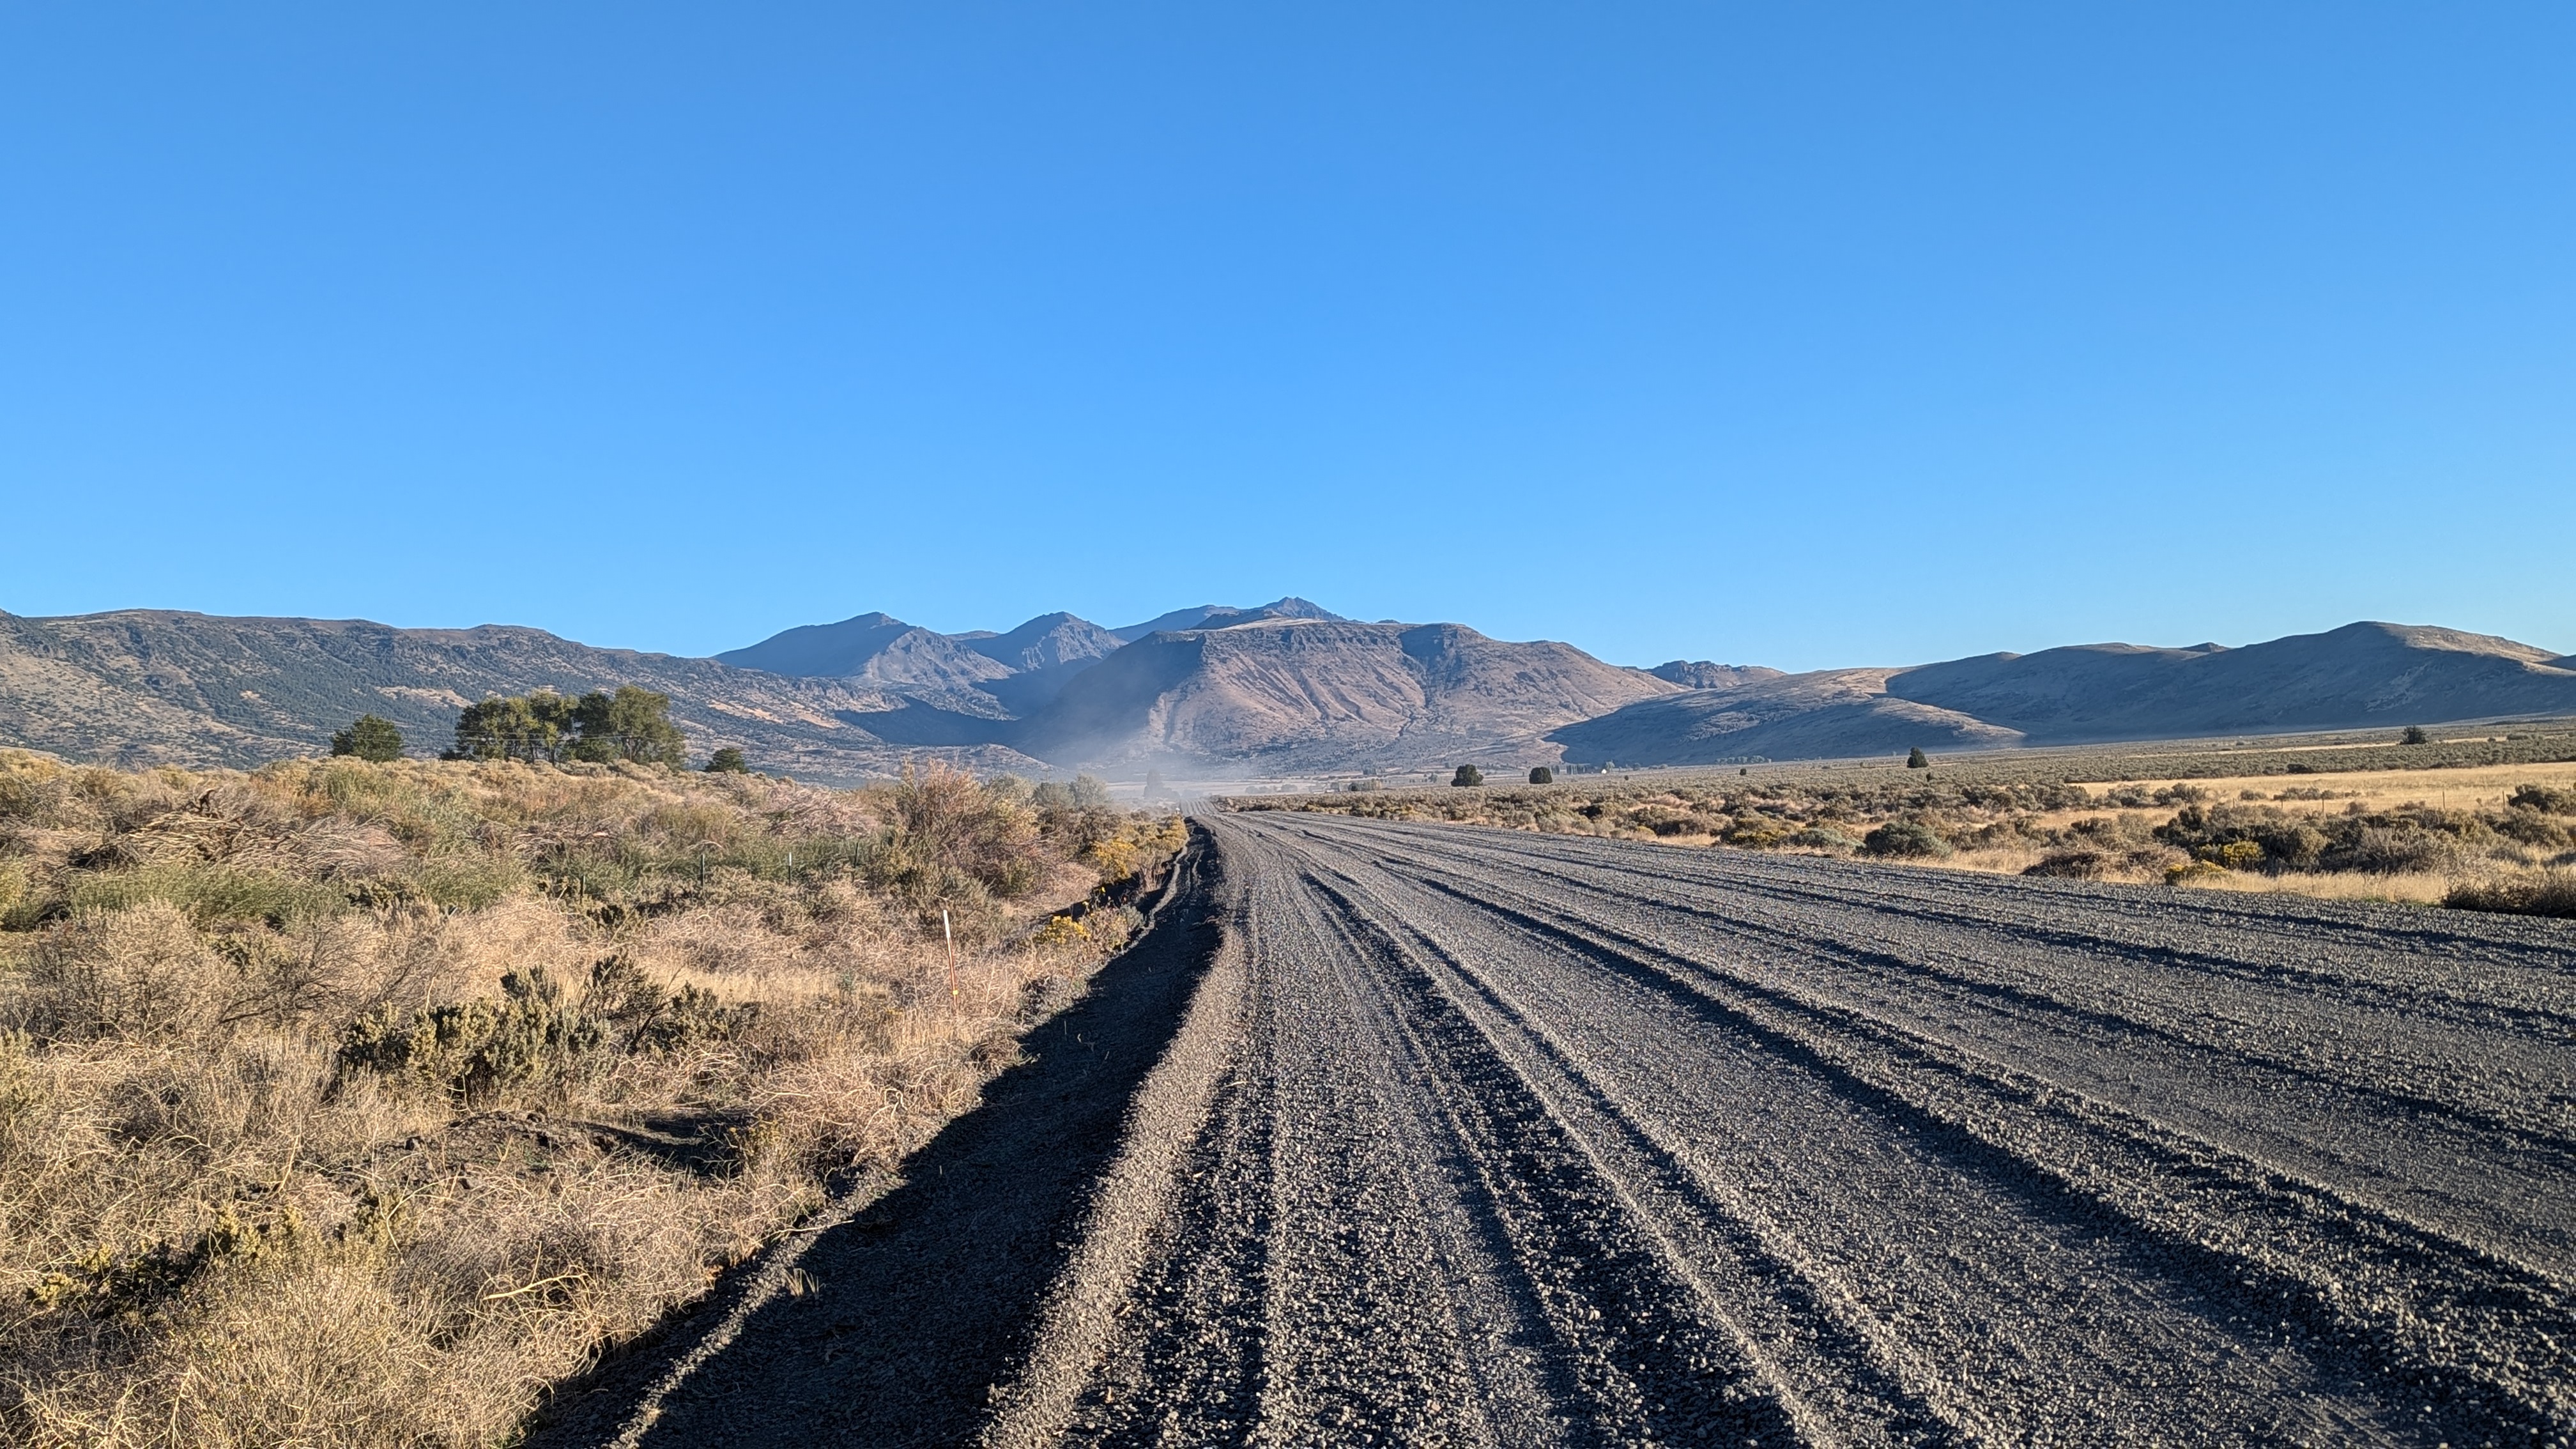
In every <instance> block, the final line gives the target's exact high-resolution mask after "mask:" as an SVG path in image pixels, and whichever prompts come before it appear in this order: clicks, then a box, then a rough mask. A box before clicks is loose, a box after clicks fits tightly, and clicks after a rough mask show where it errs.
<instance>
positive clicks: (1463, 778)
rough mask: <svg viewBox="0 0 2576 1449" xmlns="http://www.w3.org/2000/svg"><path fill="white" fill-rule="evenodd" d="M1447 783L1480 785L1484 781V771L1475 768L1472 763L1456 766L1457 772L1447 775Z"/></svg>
mask: <svg viewBox="0 0 2576 1449" xmlns="http://www.w3.org/2000/svg"><path fill="white" fill-rule="evenodd" d="M1449 783H1450V784H1452V785H1481V784H1483V783H1485V772H1484V771H1482V770H1479V769H1477V768H1476V767H1475V766H1473V765H1460V766H1459V767H1458V773H1457V774H1455V775H1452V776H1450V777H1449Z"/></svg>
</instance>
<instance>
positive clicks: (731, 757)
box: [707, 745, 751, 775]
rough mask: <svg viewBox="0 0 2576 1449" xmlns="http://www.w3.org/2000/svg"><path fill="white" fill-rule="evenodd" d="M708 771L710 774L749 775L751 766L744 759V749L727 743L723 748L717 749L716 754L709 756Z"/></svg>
mask: <svg viewBox="0 0 2576 1449" xmlns="http://www.w3.org/2000/svg"><path fill="white" fill-rule="evenodd" d="M707 773H708V774H710V775H748V774H750V773H751V766H750V765H749V764H748V763H747V762H745V761H744V759H743V757H742V751H740V750H737V749H735V748H734V747H733V746H731V745H727V746H725V747H724V748H723V749H721V750H718V751H716V752H715V753H714V754H712V755H709V756H707Z"/></svg>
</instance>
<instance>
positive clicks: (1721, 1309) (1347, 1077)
mask: <svg viewBox="0 0 2576 1449" xmlns="http://www.w3.org/2000/svg"><path fill="white" fill-rule="evenodd" d="M1201 824H1202V826H1203V827H1204V829H1205V831H1206V833H1207V838H1208V841H1209V843H1210V845H1211V846H1212V847H1213V849H1212V850H1211V851H1209V852H1207V853H1206V854H1205V855H1204V856H1200V857H1194V861H1196V862H1197V863H1196V864H1194V866H1193V870H1194V871H1195V872H1197V873H1196V874H1193V875H1192V876H1191V877H1190V878H1189V880H1188V881H1187V882H1186V888H1185V889H1183V890H1178V891H1176V892H1175V895H1174V897H1173V900H1172V903H1171V904H1167V906H1166V907H1165V913H1166V919H1165V922H1164V923H1163V924H1160V925H1158V927H1157V930H1156V933H1155V934H1154V935H1149V936H1148V937H1147V938H1146V942H1145V945H1144V946H1143V947H1142V948H1140V952H1139V953H1138V954H1139V956H1140V957H1148V956H1151V954H1152V953H1154V952H1158V951H1159V952H1162V953H1164V956H1163V957H1162V958H1158V959H1164V960H1165V964H1164V965H1162V966H1159V967H1155V966H1144V965H1140V966H1137V967H1133V968H1129V967H1127V966H1125V965H1124V963H1122V966H1121V967H1120V968H1117V969H1122V970H1128V971H1129V973H1130V974H1129V975H1127V976H1126V977H1123V978H1120V979H1117V980H1111V979H1108V978H1104V980H1103V983H1102V989H1101V990H1100V991H1099V992H1098V993H1096V994H1095V997H1094V998H1093V1001H1092V1002H1090V1003H1086V1007H1085V1008H1084V1009H1098V1010H1102V1011H1104V1012H1108V1013H1110V1014H1111V1015H1113V1016H1115V1017H1116V1018H1117V1019H1118V1020H1122V1021H1127V1022H1129V1023H1130V1024H1131V1025H1130V1027H1129V1028H1128V1035H1125V1036H1121V1037H1119V1038H1118V1040H1119V1041H1120V1042H1121V1043H1122V1045H1121V1048H1120V1051H1121V1053H1122V1056H1121V1061H1122V1063H1123V1064H1122V1065H1121V1066H1120V1067H1118V1068H1117V1069H1116V1070H1101V1071H1098V1072H1094V1073H1090V1074H1088V1075H1085V1074H1082V1073H1078V1072H1073V1071H1070V1070H1068V1069H1066V1068H1064V1067H1059V1068H1058V1069H1057V1070H1058V1073H1059V1075H1058V1076H1057V1077H1055V1078H1052V1079H1050V1080H1051V1081H1052V1082H1053V1085H1052V1086H1051V1087H1049V1088H1046V1089H1044V1091H1040V1090H1039V1089H1035V1088H1020V1089H1018V1095H1016V1096H1014V1095H1011V1094H1009V1093H1006V1092H1001V1091H997V1094H996V1097H995V1100H994V1103H993V1105H991V1106H988V1107H987V1108H985V1109H984V1110H983V1111H982V1112H979V1113H977V1114H974V1115H973V1116H971V1117H969V1118H967V1119H964V1120H963V1121H961V1122H960V1124H959V1125H958V1128H956V1129H952V1135H954V1136H956V1137H958V1138H959V1142H958V1144H957V1145H955V1146H951V1145H950V1143H949V1139H948V1138H945V1137H944V1138H943V1139H942V1140H941V1144H940V1146H939V1147H936V1148H934V1149H933V1156H934V1157H936V1158H937V1161H936V1162H934V1161H932V1159H931V1158H925V1162H924V1165H923V1166H922V1167H920V1168H917V1169H916V1170H915V1171H914V1174H913V1179H912V1185H911V1186H909V1187H907V1188H905V1189H903V1190H901V1191H898V1192H897V1193H894V1194H890V1195H889V1196H888V1197H887V1198H885V1199H884V1200H883V1201H882V1202H881V1203H880V1204H879V1207H878V1208H871V1209H870V1210H869V1212H868V1213H867V1214H863V1215H862V1216H861V1217H860V1218H859V1219H857V1220H854V1221H853V1222H852V1223H850V1224H848V1225H846V1226H844V1227H837V1228H833V1229H831V1230H829V1231H828V1232H825V1233H822V1234H819V1235H817V1240H816V1242H815V1243H814V1245H813V1247H812V1248H811V1249H809V1250H808V1251H806V1253H805V1254H804V1256H803V1257H802V1258H801V1259H800V1260H798V1262H799V1264H801V1271H804V1272H806V1273H809V1274H811V1275H812V1276H813V1278H814V1279H815V1280H816V1281H818V1282H819V1283H820V1284H821V1288H820V1291H817V1292H810V1293H807V1294H805V1295H804V1296H802V1297H788V1296H783V1295H782V1296H779V1297H776V1298H773V1299H771V1300H770V1301H769V1305H768V1306H766V1307H763V1308H761V1309H760V1310H759V1311H757V1312H755V1313H752V1314H751V1315H750V1316H749V1317H748V1318H747V1319H745V1320H744V1321H743V1322H742V1324H741V1327H740V1332H739V1333H738V1335H736V1336H735V1337H733V1338H732V1339H731V1341H730V1343H729V1345H727V1346H725V1347H723V1348H721V1350H720V1351H717V1352H714V1353H712V1354H709V1355H707V1356H706V1359H705V1362H704V1364H703V1366H702V1367H700V1368H698V1369H697V1370H696V1371H695V1373H694V1374H693V1375H689V1376H687V1381H686V1382H685V1383H682V1384H680V1385H679V1387H677V1388H676V1389H675V1390H674V1391H672V1392H670V1393H668V1394H667V1396H666V1397H665V1398H664V1400H663V1401H662V1407H661V1415H660V1418H659V1420H658V1421H657V1422H655V1423H654V1424H653V1425H652V1426H651V1427H650V1428H649V1429H642V1430H641V1432H636V1433H630V1434H629V1435H628V1440H627V1442H636V1443H645V1444H658V1443H671V1444H681V1443H688V1444H702V1443H743V1444H791V1443H825V1442H832V1443H885V1444H931V1443H955V1444H963V1443H970V1442H982V1443H985V1444H991V1445H995V1446H1006V1449H1020V1446H1040V1445H1058V1444H1120V1445H1126V1444H1147V1443H1152V1444H1175V1445H1177V1444H1229V1443H1240V1444H1304V1443H1353V1444H1359V1443H1377V1444H1406V1445H1524V1444H1529V1445H1539V1444H1601V1443H1621V1444H1647V1443H1677V1444H1698V1443H1711V1444H1745V1443H1762V1444H1787V1443H1814V1444H1837V1445H1871V1444H1888V1445H1894V1444H1925V1443H1935V1444H1937V1443H1956V1444H1970V1443H2011V1444H2101V1443H2114V1442H2116V1443H2122V1444H2155V1443H2165V1444H2176V1445H2181V1444H2189V1445H2223V1444H2245V1445H2254V1444H2318V1445H2329V1444H2334V1445H2341V1444H2406V1445H2418V1444H2420V1445H2426V1446H2431V1445H2439V1444H2449V1445H2455V1446H2470V1445H2482V1444H2501V1445H2531V1444H2560V1445H2564V1444H2567V1443H2568V1442H2569V1441H2570V1437H2571V1432H2576V1338H2572V1337H2571V1335H2576V1314H2571V1308H2576V1292H2571V1282H2576V931H2571V930H2570V928H2569V927H2568V926H2567V925H2565V924H2564V923H2557V922H2547V921H2527V920H2517V919H2510V918H2483V917H2481V918H2463V917H2461V916H2459V915H2456V914H2449V913H2442V914H2434V913H2426V912H2417V911H2408V910H2403V909H2399V908H2391V907H2365V906H2351V905H2342V904H2335V903H2326V902H2315V901H2301V900H2293V899H2283V898H2243V897H2225V898H2220V897H2210V896H2198V895H2191V896H2177V895H2175V894H2173V893H2170V892H2162V891H2152V890H2145V889H2136V888H2124V887H2117V886H2104V885H2090V884H2084V883H2078V882H2060V881H2026V880H2018V879H2010V878H1986V877H1975V876H1966V875H1960V874H1957V873H1949V872H1935V871H1921V870H1908V869H1903V868H1893V867H1882V866H1866V865H1859V864H1854V863H1848V862H1839V861H1830V860H1818V859H1805V858H1779V857H1772V856H1765V855H1759V854H1753V853H1749V852H1748V853H1735V852H1723V853H1721V852H1703V853H1682V852H1673V851H1667V850H1659V849H1655V848H1652V847H1647V846H1639V845H1634V844H1630V843H1625V842H1615V841H1600V840H1590V839H1584V838H1580V837H1565V836H1533V835H1527V834H1517V833H1512V832H1504V831H1484V830H1471V829H1461V828H1457V827H1447V826H1441V827H1419V826H1395V825H1386V824H1381V823H1373V822H1364V821H1354V820H1346V819H1339V818H1335V817H1329V816H1316V815H1287V814H1275V815H1250V816H1229V817H1217V818H1213V819H1208V820H1204V821H1202V822H1201ZM1215 861H1221V862H1222V865H1223V876H1222V879H1221V880H1220V879H1219V878H1218V877H1217V876H1216V874H1215V872H1214V868H1213V865H1212V864H1211V862H1215ZM1184 902H1186V903H1187V904H1184ZM1220 919H1221V920H1222V922H1223V924H1224V932H1223V937H1224V942H1223V945H1222V947H1221V948H1217V947H1215V946H1213V945H1212V943H1211V939H1210V937H1211V934H1212V933H1211V932H1210V931H1209V928H1208V923H1211V922H1213V921H1216V920H1220ZM1158 939H1159V940H1160V941H1161V942H1162V944H1161V945H1159V946H1158V945H1156V942H1157V940H1158ZM1211 960H1212V962H1213V964H1212V965H1207V966H1205V968H1204V969H1202V967H1201V966H1200V965H1199V964H1196V963H1199V962H1207V961H1211ZM1131 989H1132V999H1131V998H1122V996H1121V993H1129V992H1131ZM1185 994H1187V995H1188V996H1189V1000H1188V1005H1187V1008H1186V1016H1185V1017H1184V1012H1183V1007H1182V1006H1181V1004H1180V1003H1181V998H1182V996H1183V995H1185ZM1122 1000H1125V1001H1126V1004H1124V1005H1113V1003H1118V1002H1120V1001H1122ZM1065 1020H1070V1017H1068V1018H1066V1019H1065ZM1092 1039H1094V1040H1105V1039H1107V1038H1106V1037H1094V1038H1092ZM1149 1044H1153V1045H1152V1048H1151V1049H1153V1050H1155V1051H1158V1052H1159V1057H1158V1059H1157V1061H1155V1062H1153V1063H1141V1062H1136V1061H1133V1060H1128V1059H1126V1058H1125V1056H1124V1055H1123V1054H1124V1053H1126V1052H1129V1051H1143V1050H1146V1049H1148V1045H1149ZM1056 1051H1057V1052H1058V1058H1057V1059H1058V1060H1059V1061H1061V1060H1062V1057H1061V1053H1062V1046H1061V1039H1059V1045H1058V1046H1057V1048H1056ZM1038 1058H1039V1059H1038V1062H1037V1064H1036V1067H1035V1069H1034V1070H1033V1071H1031V1072H1030V1073H1029V1074H1028V1076H1027V1077H1026V1078H1014V1079H1012V1080H1015V1081H1016V1080H1034V1079H1035V1078H1036V1077H1037V1076H1038V1075H1040V1074H1043V1073H1044V1072H1045V1071H1046V1069H1047V1063H1048V1061H1049V1056H1048V1049H1047V1048H1045V1047H1043V1046H1041V1047H1040V1048H1039V1049H1038ZM1148 1066H1150V1067H1151V1070H1150V1071H1148V1070H1147V1067H1148ZM1047 1092H1055V1093H1071V1094H1073V1096H1074V1097H1076V1098H1084V1100H1081V1101H1067V1102H1057V1103H1056V1104H1055V1105H1053V1106H1051V1107H1047V1108H1044V1109H1043V1110H1041V1109H1040V1108H1037V1107H1033V1106H1031V1105H1030V1100H1031V1099H1033V1098H1038V1097H1043V1096H1045V1094H1046V1093H1047ZM1085 1094H1089V1096H1088V1097H1085ZM1048 1100H1050V1101H1052V1100H1054V1099H1052V1098H1050V1099H1048ZM1014 1103H1017V1104H1018V1105H1016V1106H1015V1105H1014ZM1014 1112H1017V1113H1020V1114H1022V1117H1021V1119H1020V1120H1018V1121H1015V1120H1014V1119H1013V1118H1012V1116H1011V1114H1012V1113H1014ZM1050 1112H1051V1113H1053V1114H1055V1115H1054V1116H1053V1117H1050V1116H1049V1115H1048V1113H1050ZM1059 1119H1060V1120H1061V1122H1062V1123H1064V1124H1067V1125H1060V1126H1057V1127H1054V1128H1052V1129H1048V1128H1043V1127H1041V1128H1039V1129H1036V1130H1040V1131H1052V1132H1054V1134H1055V1135H1054V1136H1053V1137H1044V1138H1041V1139H1040V1140H1038V1141H1036V1142H1030V1141H1024V1140H1022V1139H1023V1137H1025V1136H1026V1135H1027V1133H1028V1132H1029V1131H1031V1130H1032V1129H1031V1128H1030V1127H1029V1126H1028V1125H1027V1124H1028V1123H1030V1122H1036V1123H1045V1122H1049V1121H1057V1120H1059ZM979 1123H980V1124H981V1125H977V1124H979ZM1076 1124H1078V1125H1076ZM1057 1142H1061V1143H1062V1144H1064V1146H1063V1147H1062V1148H1061V1149H1059V1148H1058V1147H1056V1146H1053V1145H1051V1144H1053V1143H1057ZM943 1151H944V1152H945V1155H944V1156H941V1155H940V1154H941V1153H942V1152H943ZM941 1167H944V1168H945V1170H946V1171H947V1172H948V1173H950V1174H952V1175H953V1174H957V1173H959V1172H960V1171H961V1170H962V1171H964V1172H965V1173H967V1174H968V1178H967V1180H966V1185H963V1186H955V1185H952V1186H948V1187H944V1188H943V1187H940V1186H937V1184H938V1183H939V1182H941V1181H943V1179H941V1178H939V1177H937V1176H936V1175H935V1174H936V1172H937V1171H938V1170H939V1169H940V1168H941ZM1024 1173H1035V1174H1037V1177H1036V1179H1034V1180H1033V1182H1034V1185H1032V1182H1024V1181H1022V1180H1021V1177H1020V1175H1021V1174H1024ZM978 1174H980V1175H978ZM906 1193H912V1194H914V1195H913V1197H911V1198H910V1199H905V1194H906ZM899 1199H903V1200H905V1201H906V1202H908V1203H909V1204H910V1206H909V1207H899V1206H896V1205H897V1204H898V1200H899ZM880 1209H885V1212H884V1215H883V1216H878V1214H879V1211H880ZM979 1215H981V1216H979ZM871 1222H877V1223H882V1224H884V1226H882V1227H871V1226H870V1224H871ZM997 1260H998V1261H999V1262H1001V1263H1003V1264H1007V1265H1009V1266H1007V1267H996V1266H995V1263H996V1261H997ZM769 1271H771V1272H773V1273H776V1272H782V1271H788V1270H784V1269H777V1268H773V1269H771V1270H769ZM599 1397H600V1399H601V1402H602V1403H603V1404H604V1403H607V1402H610V1401H613V1400H615V1399H616V1395H614V1394H603V1395H601V1396H599ZM619 1412H620V1413H622V1414H623V1415H624V1417H623V1418H622V1419H621V1418H619V1417H618V1416H617V1415H615V1414H602V1415H594V1417H593V1418H592V1419H591V1420H590V1421H588V1422H589V1423H590V1424H591V1425H592V1429H591V1432H590V1435H589V1437H575V1438H570V1439H564V1440H560V1441H558V1442H603V1441H605V1440H606V1439H608V1438H610V1437H613V1436H612V1435H610V1434H607V1433H602V1432H600V1428H601V1426H608V1425H613V1424H620V1423H622V1424H626V1425H629V1426H635V1425H636V1421H637V1417H638V1412H639V1411H638V1409H637V1406H636V1405H635V1404H634V1403H633V1402H632V1398H631V1392H630V1395H629V1398H628V1399H627V1400H626V1401H624V1402H622V1403H620V1405H619Z"/></svg>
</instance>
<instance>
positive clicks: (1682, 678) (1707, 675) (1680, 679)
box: [1646, 659, 1782, 689]
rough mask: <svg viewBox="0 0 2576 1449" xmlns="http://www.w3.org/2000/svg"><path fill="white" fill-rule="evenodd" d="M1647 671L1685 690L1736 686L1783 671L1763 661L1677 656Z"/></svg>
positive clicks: (1772, 677) (1779, 673) (1757, 680)
mask: <svg viewBox="0 0 2576 1449" xmlns="http://www.w3.org/2000/svg"><path fill="white" fill-rule="evenodd" d="M1646 672H1647V673H1648V674H1651V675H1653V676H1655V677H1656V678H1657V679H1661V680H1664V681H1666V682H1668V683H1672V684H1678V685H1680V686H1681V687H1682V688H1684V689H1734V688H1737V687H1738V686H1740V685H1746V684H1759V683H1761V682H1762V681H1763V680H1766V679H1779V678H1781V677H1782V675H1781V672H1780V671H1779V670H1777V669H1765V668H1763V667H1762V666H1761V665H1759V664H1715V663H1711V662H1710V661H1708V660H1706V659H1674V660H1670V661H1667V662H1665V663H1662V664H1658V665H1656V666H1655V667H1654V668H1652V669H1649V670H1647V671H1646Z"/></svg>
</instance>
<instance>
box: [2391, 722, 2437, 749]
mask: <svg viewBox="0 0 2576 1449" xmlns="http://www.w3.org/2000/svg"><path fill="white" fill-rule="evenodd" d="M2397 743H2399V744H2401V745H2429V744H2431V743H2433V737H2432V736H2431V735H2429V734H2427V733H2425V731H2424V727H2423V726H2422V725H2408V726H2407V727H2406V733H2404V734H2402V735H2399V736H2398V737H2397Z"/></svg>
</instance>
